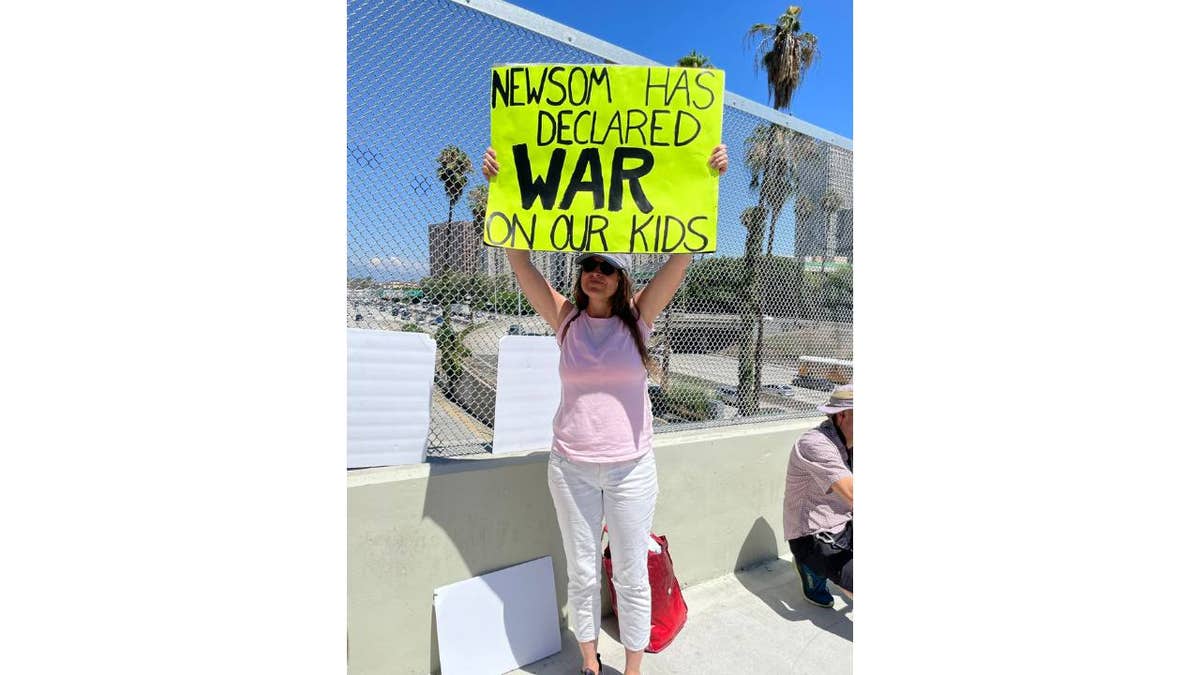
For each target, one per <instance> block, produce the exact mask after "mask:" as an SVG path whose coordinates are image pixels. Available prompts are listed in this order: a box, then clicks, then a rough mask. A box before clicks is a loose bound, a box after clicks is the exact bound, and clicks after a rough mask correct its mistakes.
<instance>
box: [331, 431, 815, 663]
mask: <svg viewBox="0 0 1200 675" xmlns="http://www.w3.org/2000/svg"><path fill="white" fill-rule="evenodd" d="M819 422H820V420H819V419H810V420H799V421H796V420H792V421H787V422H778V423H771V424H756V425H744V426H731V427H724V428H720V429H713V430H700V431H692V432H675V433H669V434H662V435H659V436H656V437H655V448H656V450H655V452H656V453H657V460H658V474H659V498H658V507H657V511H656V514H655V519H654V531H655V532H656V533H659V534H665V535H667V537H668V538H669V541H670V546H671V554H672V558H673V560H674V563H675V572H676V575H677V576H678V577H679V581H680V583H681V584H683V586H684V587H685V588H686V587H687V586H689V585H691V584H695V583H698V582H701V581H706V580H708V579H712V578H715V577H718V576H721V575H724V574H727V573H729V572H732V571H734V570H735V569H738V568H741V567H745V566H748V565H751V564H754V563H756V562H759V561H762V560H764V559H769V558H774V557H777V556H779V555H780V554H786V553H788V549H787V542H786V541H784V539H783V524H782V505H783V485H784V472H785V468H786V466H787V453H788V451H789V450H790V449H791V445H792V443H794V442H795V439H796V438H797V437H798V436H799V435H800V434H801V433H803V431H805V430H806V429H809V428H812V427H814V426H816V425H817V424H818V423H819ZM347 499H348V503H347V515H348V520H349V522H348V540H349V541H348V555H349V560H348V568H347V572H348V577H349V578H348V585H349V650H350V672H351V673H353V674H354V675H375V674H383V673H387V674H388V675H395V674H398V673H431V672H438V655H437V639H436V632H435V624H434V617H433V589H434V588H435V587H438V586H442V585H445V584H449V583H453V582H455V581H461V580H463V579H468V578H470V577H473V576H477V575H480V574H484V573H486V572H490V571H493V570H497V569H501V568H504V567H508V566H510V565H514V564H517V563H521V562H525V561H528V560H531V559H534V558H538V557H541V556H545V555H550V556H551V557H552V560H553V563H554V571H555V584H556V590H557V596H558V602H559V618H560V623H561V625H562V626H563V627H564V628H565V627H566V625H567V624H566V616H567V615H566V573H565V569H566V568H565V562H564V557H563V550H562V542H561V540H560V535H559V532H558V523H557V521H556V520H555V516H554V505H553V503H552V502H551V500H550V493H549V490H548V488H547V486H546V452H544V451H542V452H534V453H529V454H527V455H523V456H510V457H499V458H484V459H468V458H463V459H459V460H455V461H451V462H439V463H436V464H420V465H414V466H405V467H389V468H380V469H365V470H358V471H352V472H350V474H349V479H348V491H347ZM685 593H686V591H685ZM605 597H606V599H607V589H606V590H605ZM570 639H571V638H570V636H569V635H567V636H564V643H563V644H564V648H569V649H574V647H573V646H572V643H571V642H570Z"/></svg>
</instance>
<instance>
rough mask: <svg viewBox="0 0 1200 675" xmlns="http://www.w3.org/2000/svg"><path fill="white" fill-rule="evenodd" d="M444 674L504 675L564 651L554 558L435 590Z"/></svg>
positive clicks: (538, 560)
mask: <svg viewBox="0 0 1200 675" xmlns="http://www.w3.org/2000/svg"><path fill="white" fill-rule="evenodd" d="M433 608H434V618H435V619H436V621H437V637H438V656H439V659H440V660H441V664H442V673H443V675H492V674H493V673H494V674H495V675H501V674H502V673H507V672H508V671H510V670H515V669H517V668H520V667H521V666H524V665H526V664H529V663H533V662H534V661H539V660H541V659H544V658H546V657H547V656H550V655H552V654H557V653H558V652H560V651H562V636H561V635H560V634H559V631H558V601H557V600H556V598H555V594H554V566H553V565H551V563H550V557H549V556H546V557H544V558H538V559H536V560H531V561H529V562H526V563H521V564H519V565H514V566H512V567H509V568H507V569H502V570H499V571H497V572H490V573H488V574H484V575H483V576H479V577H475V578H473V579H467V580H466V581H460V582H458V583H454V584H450V585H449V586H442V587H441V588H437V589H434V591H433Z"/></svg>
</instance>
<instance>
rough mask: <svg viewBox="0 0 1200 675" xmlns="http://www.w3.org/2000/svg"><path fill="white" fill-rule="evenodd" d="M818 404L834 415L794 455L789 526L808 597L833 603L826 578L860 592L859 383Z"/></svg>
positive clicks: (786, 514)
mask: <svg viewBox="0 0 1200 675" xmlns="http://www.w3.org/2000/svg"><path fill="white" fill-rule="evenodd" d="M817 410H820V411H821V412H823V413H825V414H826V415H827V416H828V418H827V419H826V420H825V421H824V422H822V423H821V425H820V426H819V427H817V428H816V429H813V430H811V431H809V432H807V433H805V434H804V435H803V436H801V437H800V440H798V441H796V445H795V446H793V447H792V453H791V455H790V457H789V459H788V468H787V487H786V489H785V490H784V495H783V530H784V537H785V538H786V539H787V540H788V546H789V547H791V549H792V555H793V556H795V560H796V569H797V570H798V571H799V572H800V579H801V582H802V583H803V585H804V597H805V599H807V600H808V601H809V602H811V603H813V604H814V605H819V606H821V607H832V606H833V596H832V595H830V593H829V590H828V589H827V588H826V585H825V582H826V580H828V581H832V582H833V583H834V584H836V585H837V586H838V587H840V588H842V589H845V590H846V591H847V595H850V597H854V596H853V595H852V593H853V591H854V533H853V525H854V521H853V518H854V475H853V474H852V473H851V469H852V468H853V466H854V385H852V384H847V385H842V386H840V387H837V388H836V389H834V390H833V392H832V393H831V394H830V396H829V401H828V402H827V403H826V404H825V405H822V406H817Z"/></svg>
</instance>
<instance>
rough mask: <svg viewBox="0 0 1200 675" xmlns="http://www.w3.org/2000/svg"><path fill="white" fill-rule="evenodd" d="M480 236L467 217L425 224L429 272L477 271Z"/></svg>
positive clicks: (468, 272) (435, 274) (435, 273)
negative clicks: (427, 235)
mask: <svg viewBox="0 0 1200 675" xmlns="http://www.w3.org/2000/svg"><path fill="white" fill-rule="evenodd" d="M482 246H483V239H482V237H481V236H480V233H479V232H478V231H477V230H476V228H475V223H473V222H471V221H469V220H456V221H453V222H450V223H430V225H429V274H430V275H432V276H435V277H438V276H442V275H443V274H475V273H476V272H479V271H480V270H479V262H480V248H481V247H482Z"/></svg>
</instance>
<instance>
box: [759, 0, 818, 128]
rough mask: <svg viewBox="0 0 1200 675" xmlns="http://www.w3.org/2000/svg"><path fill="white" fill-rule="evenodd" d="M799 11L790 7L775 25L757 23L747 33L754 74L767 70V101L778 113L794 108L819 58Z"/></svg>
mask: <svg viewBox="0 0 1200 675" xmlns="http://www.w3.org/2000/svg"><path fill="white" fill-rule="evenodd" d="M800 12H801V9H800V7H799V6H797V5H791V6H789V7H788V8H787V10H786V11H784V13H783V14H780V15H779V18H778V19H776V20H775V25H771V24H766V23H756V24H754V25H753V26H751V27H750V30H749V31H748V32H747V33H746V42H747V43H748V44H753V45H754V55H755V60H754V69H755V72H757V71H758V70H760V69H765V70H766V71H767V95H768V100H770V102H771V107H773V108H775V109H776V110H786V109H788V108H791V107H792V95H793V94H795V93H796V89H797V87H799V86H800V85H801V84H803V82H804V76H805V75H806V74H807V73H808V70H809V68H812V66H813V64H814V63H816V60H817V58H818V57H819V56H820V52H819V51H818V50H817V36H815V35H813V34H812V33H808V32H802V29H803V26H802V25H801V22H800Z"/></svg>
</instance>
